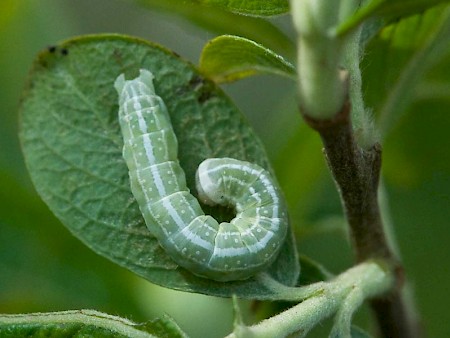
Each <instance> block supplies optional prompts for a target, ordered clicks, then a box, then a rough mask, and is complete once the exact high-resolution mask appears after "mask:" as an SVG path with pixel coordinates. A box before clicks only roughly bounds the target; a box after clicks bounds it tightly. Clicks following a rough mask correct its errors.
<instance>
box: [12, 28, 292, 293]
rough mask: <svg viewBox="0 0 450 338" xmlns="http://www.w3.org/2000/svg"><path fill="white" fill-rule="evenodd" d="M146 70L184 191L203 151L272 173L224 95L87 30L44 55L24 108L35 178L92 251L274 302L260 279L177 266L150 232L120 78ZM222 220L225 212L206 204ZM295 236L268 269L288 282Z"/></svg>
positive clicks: (147, 46)
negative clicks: (125, 132) (120, 99)
mask: <svg viewBox="0 0 450 338" xmlns="http://www.w3.org/2000/svg"><path fill="white" fill-rule="evenodd" d="M141 68H146V69H149V70H151V71H152V72H153V73H154V74H155V87H156V90H157V92H158V94H159V95H160V96H161V97H162V98H163V100H164V101H165V102H166V105H167V108H168V111H169V113H170V115H171V121H172V125H173V128H174V130H175V133H176V135H177V138H178V147H179V149H178V154H179V160H180V163H181V166H182V167H183V169H184V171H185V174H186V177H187V183H188V187H189V188H190V190H191V192H193V193H195V192H196V189H195V171H196V169H197V167H198V165H199V163H200V162H201V161H203V160H204V159H205V158H209V157H233V158H238V159H243V160H248V161H251V162H254V163H257V164H259V165H261V166H263V167H265V168H268V169H270V165H269V163H268V160H267V156H266V154H265V151H264V149H263V147H262V145H261V142H260V141H259V139H258V138H257V137H256V135H255V134H254V133H253V131H252V129H251V128H250V127H249V126H248V124H247V123H246V121H245V120H244V119H243V116H242V115H241V113H240V112H239V111H238V110H237V109H236V107H235V106H234V105H233V104H232V102H231V101H230V100H229V99H228V98H227V97H226V96H225V94H224V93H223V92H222V91H221V90H220V89H219V88H218V87H216V86H215V85H214V83H212V82H210V81H208V80H206V79H205V78H203V77H202V76H201V75H200V74H199V73H198V71H197V70H196V69H195V68H194V67H193V66H192V65H191V64H189V63H187V62H185V61H183V60H181V59H180V58H179V57H177V56H176V55H174V53H172V52H170V51H168V50H165V49H164V48H162V47H160V46H157V45H154V44H151V43H148V42H145V41H142V40H138V39H135V38H131V37H125V36H119V35H100V36H86V37H80V38H76V39H73V40H69V41H66V42H64V43H62V44H60V45H58V46H55V47H50V48H48V49H47V50H46V51H44V52H42V53H41V54H40V55H39V56H38V58H37V60H36V61H35V63H34V66H33V69H32V71H31V75H30V79H29V82H28V84H27V87H26V89H25V92H24V95H23V97H24V99H23V101H22V105H21V122H20V129H21V134H20V137H21V141H22V147H23V152H24V155H25V159H26V163H27V166H28V169H29V172H30V175H31V178H32V180H33V182H34V184H35V186H36V189H37V191H38V192H39V194H40V195H41V197H42V199H43V200H44V201H45V202H46V203H47V204H48V206H49V207H50V209H51V210H52V211H53V212H54V213H55V215H56V216H57V217H58V218H59V219H60V220H61V221H62V222H63V223H64V224H65V225H66V226H67V227H68V228H69V229H70V230H71V231H72V233H73V234H74V235H75V236H77V237H78V238H79V239H81V240H82V241H83V242H84V243H85V244H86V245H87V246H89V247H90V248H91V249H92V250H94V251H95V252H97V253H99V254H101V255H103V256H105V257H107V258H109V259H111V260H112V261H114V262H116V263H117V264H119V265H121V266H123V267H126V268H127V269H129V270H131V271H133V272H135V273H136V274H138V275H140V276H142V277H144V278H146V279H148V280H150V281H152V282H154V283H157V284H160V285H162V286H165V287H168V288H173V289H178V290H184V291H191V292H200V293H206V294H211V295H219V296H231V295H232V294H236V295H238V296H239V297H249V298H270V297H273V293H272V292H271V291H270V290H267V289H266V288H265V287H264V286H263V285H262V284H260V283H259V282H258V281H257V279H256V278H250V279H248V280H245V281H240V282H232V283H220V282H213V281H211V280H207V279H204V278H199V277H196V276H194V275H192V274H191V273H189V272H188V271H186V270H184V269H181V268H179V267H178V266H177V265H176V264H175V263H174V262H173V261H172V260H171V259H170V258H169V257H168V256H167V254H166V253H165V252H164V251H163V250H162V249H161V247H160V246H159V244H158V242H157V241H156V239H155V238H154V237H153V236H152V235H151V234H150V232H149V231H148V230H147V228H146V226H145V224H144V222H143V218H142V215H141V213H140V211H139V209H138V206H137V204H136V201H135V200H134V198H133V196H132V194H131V190H130V183H129V178H128V170H127V167H126V165H125V162H124V160H123V158H122V146H123V141H122V135H121V133H120V130H119V124H118V104H117V93H116V91H115V89H114V87H113V83H114V81H115V79H116V78H117V76H118V75H120V74H121V73H124V72H125V73H126V74H128V75H130V76H131V75H134V76H135V75H136V73H137V72H138V70H139V69H141ZM205 212H207V213H210V214H212V215H213V216H216V217H217V218H218V219H223V218H229V217H230V216H231V215H230V212H229V211H226V210H223V209H220V208H211V209H206V208H205ZM298 271H299V268H298V263H297V259H296V253H295V249H294V244H293V239H292V235H291V234H290V235H289V238H288V239H287V241H286V245H285V246H284V247H283V249H282V251H281V253H280V255H279V258H278V260H277V261H276V262H275V263H274V264H273V265H272V266H271V267H270V268H269V271H268V272H269V273H270V274H271V275H272V277H273V278H275V279H277V280H278V281H280V282H281V283H284V284H287V285H293V284H294V283H295V281H296V279H297V276H298Z"/></svg>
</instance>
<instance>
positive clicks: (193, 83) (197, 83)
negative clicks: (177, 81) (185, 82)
mask: <svg viewBox="0 0 450 338" xmlns="http://www.w3.org/2000/svg"><path fill="white" fill-rule="evenodd" d="M204 82H205V79H204V78H203V77H201V76H199V75H195V76H194V77H193V78H192V79H191V80H190V81H189V87H190V88H191V89H193V90H197V89H198V88H200V87H201V86H203V84H204Z"/></svg>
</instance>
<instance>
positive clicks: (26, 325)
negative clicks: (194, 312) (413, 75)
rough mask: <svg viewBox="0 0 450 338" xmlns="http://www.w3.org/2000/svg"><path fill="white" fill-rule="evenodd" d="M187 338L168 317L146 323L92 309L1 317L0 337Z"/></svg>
mask: <svg viewBox="0 0 450 338" xmlns="http://www.w3.org/2000/svg"><path fill="white" fill-rule="evenodd" d="M74 335H76V336H77V337H102V338H106V337H111V338H113V337H114V338H115V337H124V338H125V337H126V338H156V337H175V338H186V337H187V335H186V334H185V333H184V332H183V331H181V329H180V328H179V327H178V325H177V324H176V323H175V322H174V321H173V319H171V318H169V317H167V316H166V317H163V319H157V320H154V321H151V322H148V323H145V324H136V323H133V322H131V321H129V320H128V319H124V318H120V317H117V316H111V315H108V314H105V313H101V312H97V311H93V310H76V311H63V312H51V313H30V314H18V315H0V336H2V337H16V338H20V337H50V336H51V337H61V338H64V337H67V338H70V337H74Z"/></svg>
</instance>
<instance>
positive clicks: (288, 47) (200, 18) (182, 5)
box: [136, 0, 296, 58]
mask: <svg viewBox="0 0 450 338" xmlns="http://www.w3.org/2000/svg"><path fill="white" fill-rule="evenodd" d="M136 1H137V2H139V3H140V4H142V5H144V6H148V7H151V8H154V9H158V10H162V11H166V12H169V13H171V14H174V13H175V14H178V15H181V16H182V17H184V18H186V19H188V20H190V21H192V22H194V23H195V24H197V25H199V26H200V27H203V28H205V29H208V30H210V31H213V32H216V33H218V34H232V35H237V36H243V37H246V38H248V39H250V40H254V41H257V42H258V43H261V44H263V45H264V46H267V47H268V48H270V49H272V50H274V51H276V52H277V53H280V54H282V55H286V56H287V57H290V58H295V55H296V48H295V45H294V44H293V42H292V41H291V40H290V39H289V38H288V37H287V36H286V35H285V34H284V33H283V32H281V31H280V30H279V29H278V28H277V27H275V26H274V25H273V24H272V23H270V22H269V21H267V20H264V19H261V18H254V17H249V16H242V15H238V14H234V13H231V12H228V11H226V10H223V9H220V8H217V7H209V8H205V6H204V5H201V4H198V3H194V1H192V0H191V1H189V2H186V1H179V0H136ZM258 2H262V0H261V1H258ZM264 3H265V1H264Z"/></svg>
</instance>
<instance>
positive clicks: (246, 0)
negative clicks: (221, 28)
mask: <svg viewBox="0 0 450 338" xmlns="http://www.w3.org/2000/svg"><path fill="white" fill-rule="evenodd" d="M189 2H191V3H199V4H203V5H206V6H211V7H218V8H221V9H225V10H227V11H230V12H233V13H237V14H243V15H250V16H272V15H279V14H284V13H287V12H289V0H269V1H268V0H190V1H189Z"/></svg>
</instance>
